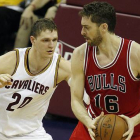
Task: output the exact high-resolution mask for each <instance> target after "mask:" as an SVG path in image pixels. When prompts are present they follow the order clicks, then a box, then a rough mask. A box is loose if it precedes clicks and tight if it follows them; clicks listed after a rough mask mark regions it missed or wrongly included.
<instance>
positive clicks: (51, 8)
mask: <svg viewBox="0 0 140 140" xmlns="http://www.w3.org/2000/svg"><path fill="white" fill-rule="evenodd" d="M65 2H66V0H61V1H60V0H57V1H56V0H41V1H40V0H33V1H32V2H31V3H30V4H29V5H28V7H27V8H26V9H25V10H24V12H23V14H22V16H21V20H20V26H19V30H18V33H17V36H16V40H15V45H14V47H15V48H23V47H27V46H28V43H29V36H30V32H31V27H32V25H33V23H34V22H35V21H36V20H37V19H39V18H40V17H41V18H42V17H45V18H52V19H53V18H54V17H55V14H56V11H57V8H58V6H59V4H60V3H65ZM44 5H45V6H44Z"/></svg>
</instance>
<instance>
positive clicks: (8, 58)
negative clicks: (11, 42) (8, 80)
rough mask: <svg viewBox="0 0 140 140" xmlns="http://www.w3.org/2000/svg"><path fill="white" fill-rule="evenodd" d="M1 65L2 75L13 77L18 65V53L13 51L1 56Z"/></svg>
mask: <svg viewBox="0 0 140 140" xmlns="http://www.w3.org/2000/svg"><path fill="white" fill-rule="evenodd" d="M0 64H1V67H0V74H10V75H12V73H13V71H14V69H15V65H16V51H11V52H8V53H6V54H4V55H2V56H0Z"/></svg>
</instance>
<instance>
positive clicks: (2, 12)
mask: <svg viewBox="0 0 140 140" xmlns="http://www.w3.org/2000/svg"><path fill="white" fill-rule="evenodd" d="M23 1H24V0H0V55H2V54H4V53H5V52H6V51H10V50H12V47H11V46H9V43H10V40H11V38H12V35H13V33H14V32H16V31H17V30H18V25H19V21H20V16H21V14H22V11H23V8H21V5H20V3H21V2H23ZM13 45H14V44H13ZM13 45H12V46H13Z"/></svg>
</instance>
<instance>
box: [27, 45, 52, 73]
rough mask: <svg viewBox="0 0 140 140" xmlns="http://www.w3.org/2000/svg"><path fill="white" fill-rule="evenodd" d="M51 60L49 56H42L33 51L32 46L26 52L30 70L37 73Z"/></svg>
mask: <svg viewBox="0 0 140 140" xmlns="http://www.w3.org/2000/svg"><path fill="white" fill-rule="evenodd" d="M50 61H51V58H44V57H42V56H41V55H40V54H39V53H37V52H36V51H34V50H33V49H32V48H31V49H30V51H29V54H28V64H29V69H30V72H32V73H38V72H40V71H41V70H42V69H44V68H45V67H46V66H47V64H48V63H49V62H50Z"/></svg>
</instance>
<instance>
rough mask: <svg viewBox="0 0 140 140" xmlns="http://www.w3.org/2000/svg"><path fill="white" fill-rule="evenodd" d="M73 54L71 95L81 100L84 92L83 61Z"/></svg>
mask: <svg viewBox="0 0 140 140" xmlns="http://www.w3.org/2000/svg"><path fill="white" fill-rule="evenodd" d="M76 56H77V55H75V54H73V56H72V60H71V70H72V76H71V97H72V99H78V100H81V101H83V94H84V72H83V61H82V59H80V58H77V57H76Z"/></svg>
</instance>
